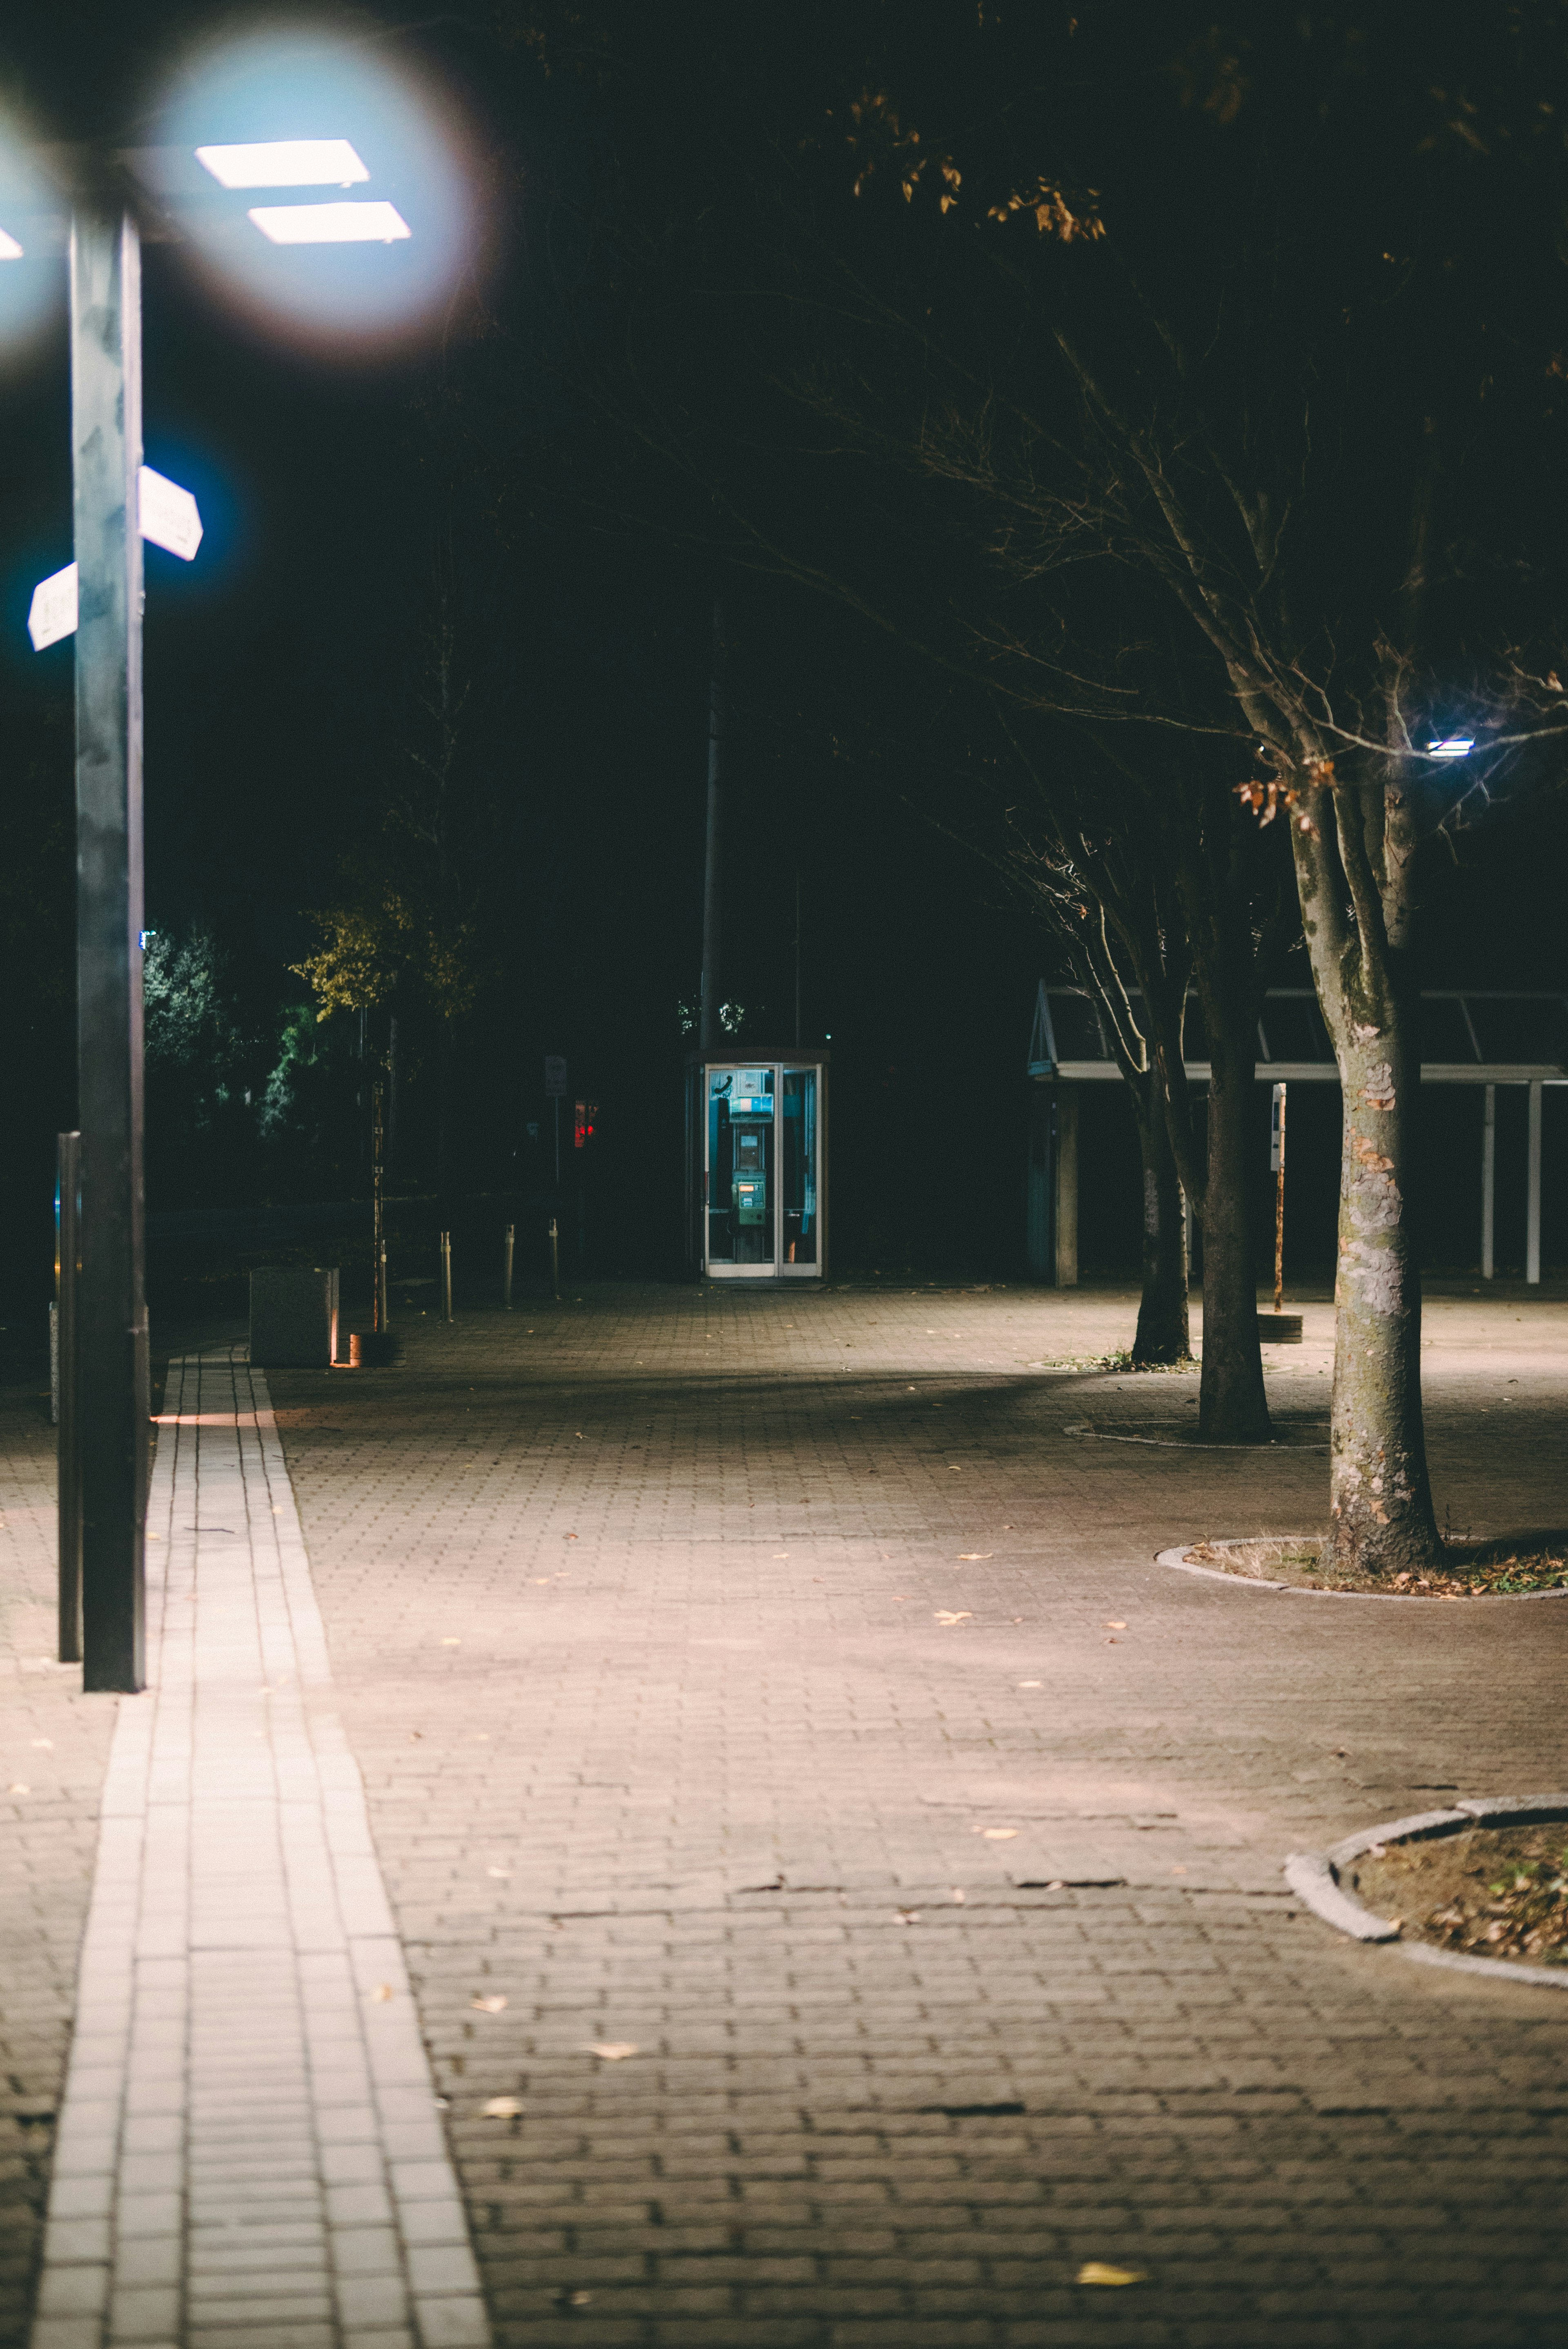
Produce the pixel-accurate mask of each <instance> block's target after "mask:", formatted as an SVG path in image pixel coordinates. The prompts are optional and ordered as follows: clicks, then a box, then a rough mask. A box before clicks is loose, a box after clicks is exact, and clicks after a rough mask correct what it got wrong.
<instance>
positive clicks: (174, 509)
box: [141, 465, 201, 563]
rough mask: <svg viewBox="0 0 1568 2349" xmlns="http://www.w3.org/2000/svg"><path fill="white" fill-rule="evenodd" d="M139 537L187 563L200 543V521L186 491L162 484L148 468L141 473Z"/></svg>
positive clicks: (176, 485)
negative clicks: (148, 540)
mask: <svg viewBox="0 0 1568 2349" xmlns="http://www.w3.org/2000/svg"><path fill="white" fill-rule="evenodd" d="M141 534H142V536H143V538H150V540H151V541H152V543H153V544H154V546H161V547H162V548H163V549H164V551H165V553H166V554H177V555H178V556H179V557H180V560H181V563H189V562H190V561H191V557H192V555H194V554H195V552H196V549H197V548H198V547H199V546H200V545H201V514H200V513H199V512H197V509H196V501H195V499H194V498H193V497H192V496H191V492H190V491H189V490H182V489H181V486H180V484H179V482H178V481H165V480H164V478H163V475H162V474H161V473H155V472H154V471H153V470H152V468H151V466H150V465H143V467H142V469H141Z"/></svg>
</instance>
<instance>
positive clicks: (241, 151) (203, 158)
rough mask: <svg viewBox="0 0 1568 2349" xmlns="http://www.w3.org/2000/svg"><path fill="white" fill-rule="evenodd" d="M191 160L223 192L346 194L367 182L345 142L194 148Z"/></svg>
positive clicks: (264, 142)
mask: <svg viewBox="0 0 1568 2349" xmlns="http://www.w3.org/2000/svg"><path fill="white" fill-rule="evenodd" d="M196 160H197V161H198V162H199V163H200V164H201V168H202V170H203V171H211V174H212V177H213V178H214V179H215V180H216V181H217V182H218V184H219V186H220V187H223V188H334V187H336V188H347V187H351V186H352V185H353V184H354V182H355V181H356V180H367V179H368V178H369V177H370V174H369V172H368V171H366V168H365V166H364V164H363V163H362V162H361V161H360V160H359V158H358V156H357V155H356V153H355V151H354V150H353V148H352V147H351V146H350V145H349V143H348V141H347V140H346V139H268V140H262V141H261V142H260V143H259V144H253V145H251V146H247V147H198V148H197V150H196Z"/></svg>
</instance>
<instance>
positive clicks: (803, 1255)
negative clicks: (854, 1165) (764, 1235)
mask: <svg viewBox="0 0 1568 2349" xmlns="http://www.w3.org/2000/svg"><path fill="white" fill-rule="evenodd" d="M779 1159H780V1165H779V1185H780V1197H781V1205H782V1207H783V1211H784V1212H783V1233H782V1243H783V1249H784V1262H785V1263H786V1264H787V1265H790V1264H796V1265H799V1264H811V1265H814V1264H815V1263H816V1261H817V1071H816V1070H815V1069H789V1070H787V1071H786V1072H785V1077H784V1120H783V1124H782V1126H781V1128H780V1131H779Z"/></svg>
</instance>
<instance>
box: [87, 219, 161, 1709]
mask: <svg viewBox="0 0 1568 2349" xmlns="http://www.w3.org/2000/svg"><path fill="white" fill-rule="evenodd" d="M70 278H71V293H70V309H71V458H72V472H73V481H74V490H75V521H76V554H77V597H78V613H79V618H78V622H77V648H76V660H77V1037H78V1042H77V1055H78V1080H79V1081H78V1108H77V1116H78V1118H79V1120H80V1123H81V1135H82V1142H81V1199H82V1229H81V1272H80V1274H79V1276H78V1282H77V1433H78V1437H79V1442H80V1454H81V1464H82V1483H81V1491H82V1648H83V1673H82V1685H83V1687H84V1688H87V1689H119V1690H132V1691H133V1690H136V1689H139V1688H140V1687H141V1686H142V1685H143V1683H144V1682H145V1680H146V1676H147V1673H146V1636H145V1598H144V1587H143V1526H144V1521H145V1515H146V1507H147V1457H148V1361H147V1309H146V1303H145V1297H144V1288H143V1199H142V1155H141V1112H142V1052H141V928H142V852H141V533H140V529H139V512H138V476H139V471H140V466H141V262H140V246H139V240H138V236H137V230H136V223H135V222H134V221H133V220H132V219H131V217H130V215H129V213H128V212H126V211H125V210H124V209H123V207H122V206H121V205H119V203H116V202H113V201H112V200H111V199H108V198H104V199H101V200H99V199H98V198H94V197H88V198H86V199H84V200H83V201H81V202H78V204H77V208H76V211H75V212H74V214H73V217H72V222H71V268H70Z"/></svg>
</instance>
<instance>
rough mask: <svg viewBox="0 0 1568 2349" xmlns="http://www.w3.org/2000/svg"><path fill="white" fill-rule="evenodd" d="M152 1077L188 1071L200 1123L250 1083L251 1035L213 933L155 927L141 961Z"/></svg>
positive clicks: (185, 1073) (186, 1074) (187, 1074)
mask: <svg viewBox="0 0 1568 2349" xmlns="http://www.w3.org/2000/svg"><path fill="white" fill-rule="evenodd" d="M141 992H142V1003H143V1006H144V1012H145V1019H146V1038H147V1067H148V1072H149V1075H150V1076H156V1075H157V1074H158V1073H159V1072H160V1071H181V1072H182V1073H183V1075H184V1076H185V1077H186V1079H187V1081H188V1083H189V1087H190V1091H191V1097H192V1100H193V1102H194V1103H195V1105H196V1107H197V1112H198V1118H199V1122H200V1121H201V1120H202V1119H204V1118H206V1117H210V1115H211V1111H212V1109H213V1108H214V1107H215V1106H216V1105H218V1104H219V1103H222V1102H227V1101H228V1100H229V1099H231V1097H232V1093H233V1092H235V1091H236V1090H237V1089H239V1088H241V1087H242V1084H243V1077H244V1064H245V1059H246V1053H245V1042H244V1038H243V1036H242V1033H241V1030H240V1027H239V1023H238V1021H237V1019H236V1018H235V1015H234V1009H233V1003H232V993H231V991H230V989H229V988H228V986H227V984H226V975H225V973H224V971H223V968H222V961H221V958H220V957H219V954H218V950H217V948H216V947H215V946H214V945H213V943H212V939H211V935H210V933H209V932H207V931H206V930H203V929H192V930H191V932H190V933H189V934H188V936H186V937H185V938H184V939H182V940H181V939H177V938H174V937H166V936H160V935H159V934H158V933H156V932H154V933H151V934H150V936H149V937H148V941H147V946H146V948H145V950H144V952H143V955H142V960H141Z"/></svg>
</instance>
